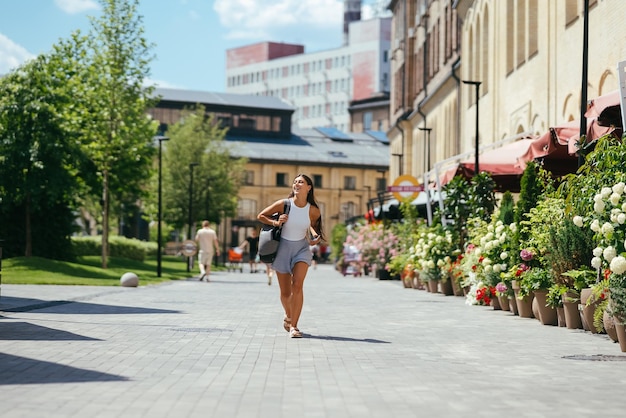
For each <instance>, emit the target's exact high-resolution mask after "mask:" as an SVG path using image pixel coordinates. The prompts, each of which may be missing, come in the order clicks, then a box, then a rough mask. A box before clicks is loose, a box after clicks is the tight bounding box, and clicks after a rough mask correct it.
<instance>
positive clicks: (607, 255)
mask: <svg viewBox="0 0 626 418" xmlns="http://www.w3.org/2000/svg"><path fill="white" fill-rule="evenodd" d="M602 256H603V257H604V259H605V260H606V261H608V262H609V263H610V262H611V261H612V260H613V259H614V258H615V256H617V251H615V248H613V247H611V246H608V247H606V248H605V249H604V251H603V252H602Z"/></svg>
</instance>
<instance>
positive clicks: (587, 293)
mask: <svg viewBox="0 0 626 418" xmlns="http://www.w3.org/2000/svg"><path fill="white" fill-rule="evenodd" d="M592 292H593V291H592V289H591V288H585V289H583V290H581V291H580V305H581V306H582V310H583V318H584V320H585V323H586V324H587V328H588V329H586V331H590V332H591V333H592V334H597V333H598V330H597V329H596V327H595V326H594V325H593V313H594V312H595V311H596V308H597V306H598V304H599V303H600V301H595V302H593V303H591V304H589V306H587V301H588V300H589V298H590V297H591V295H592Z"/></svg>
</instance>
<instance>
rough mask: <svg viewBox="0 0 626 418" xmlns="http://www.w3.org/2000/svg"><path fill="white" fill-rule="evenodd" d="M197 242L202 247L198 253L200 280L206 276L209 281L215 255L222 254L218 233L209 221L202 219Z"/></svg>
mask: <svg viewBox="0 0 626 418" xmlns="http://www.w3.org/2000/svg"><path fill="white" fill-rule="evenodd" d="M196 242H197V243H198V246H199V247H200V253H199V255H198V264H199V266H200V281H203V280H204V278H205V277H206V281H207V282H208V281H209V274H210V273H211V263H212V262H213V256H214V255H217V256H218V257H219V255H220V245H219V242H218V241H217V234H216V233H215V230H213V229H211V224H210V223H209V221H202V228H200V229H198V232H197V233H196Z"/></svg>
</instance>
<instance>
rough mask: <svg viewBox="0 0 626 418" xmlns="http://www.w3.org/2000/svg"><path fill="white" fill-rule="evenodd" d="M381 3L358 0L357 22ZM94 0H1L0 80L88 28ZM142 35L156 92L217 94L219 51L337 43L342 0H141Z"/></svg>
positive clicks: (221, 72) (221, 78) (221, 65)
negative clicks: (278, 44) (282, 44)
mask: <svg viewBox="0 0 626 418" xmlns="http://www.w3.org/2000/svg"><path fill="white" fill-rule="evenodd" d="M385 3H386V1H381V0H369V1H368V0H365V1H363V6H364V7H363V18H369V17H371V15H372V13H373V7H375V6H379V7H381V6H382V5H384V4H385ZM99 5H100V3H99V1H98V0H3V1H2V2H1V3H0V74H5V73H7V72H8V71H10V70H11V69H13V68H15V67H17V66H19V65H20V64H21V63H23V62H24V61H25V60H27V59H29V58H31V57H33V56H35V55H38V54H41V53H46V52H49V51H50V50H51V49H52V45H54V44H55V43H56V42H58V40H59V39H65V38H68V37H69V36H70V34H71V33H72V32H74V31H75V30H78V29H80V30H81V32H83V33H86V32H87V31H88V30H89V28H90V22H89V19H88V16H97V15H98V14H99V13H100V6H99ZM139 14H141V15H142V16H143V18H144V28H145V36H146V38H147V39H148V41H149V42H151V43H153V44H155V48H154V50H153V52H154V53H155V55H156V58H155V60H154V61H152V63H151V75H150V81H151V82H153V83H154V84H156V85H159V86H161V87H175V88H182V89H190V90H205V91H214V92H223V91H225V89H226V87H225V59H226V58H225V57H226V50H227V49H229V48H234V47H238V46H242V45H248V44H252V43H256V42H262V41H275V42H286V43H299V44H303V45H305V52H314V51H320V50H326V49H332V48H337V47H340V46H341V43H342V27H343V23H342V20H343V1H342V0H141V1H140V6H139Z"/></svg>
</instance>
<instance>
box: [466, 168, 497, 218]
mask: <svg viewBox="0 0 626 418" xmlns="http://www.w3.org/2000/svg"><path fill="white" fill-rule="evenodd" d="M495 189H496V183H495V182H494V181H493V178H492V177H491V175H490V174H489V173H486V172H482V173H480V174H477V175H475V176H474V177H472V180H471V190H470V195H469V206H470V210H471V211H472V213H473V216H475V217H479V218H480V219H482V220H483V221H489V220H490V219H491V215H492V214H493V212H494V210H495V208H496V195H495Z"/></svg>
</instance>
